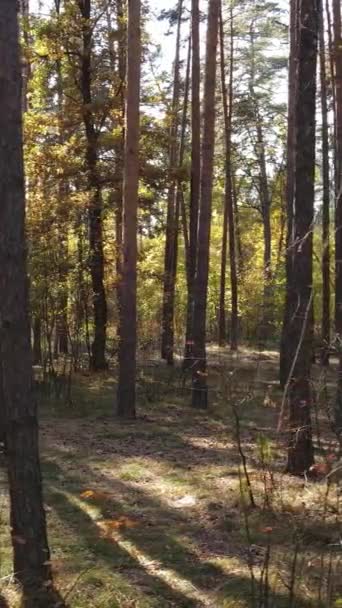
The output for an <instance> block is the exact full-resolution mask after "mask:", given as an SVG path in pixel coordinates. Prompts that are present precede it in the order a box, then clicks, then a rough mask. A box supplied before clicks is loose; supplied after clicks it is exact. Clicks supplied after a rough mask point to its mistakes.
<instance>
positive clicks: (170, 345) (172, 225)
mask: <svg viewBox="0 0 342 608" xmlns="http://www.w3.org/2000/svg"><path fill="white" fill-rule="evenodd" d="M177 11H178V22H177V36H176V54H175V61H174V84H173V96H172V106H171V126H170V143H169V191H168V197H167V219H166V242H165V260H164V292H163V312H162V336H161V356H162V359H165V360H166V361H167V363H168V364H169V365H173V356H174V352H173V351H174V297H175V278H176V277H175V272H174V268H175V261H176V257H177V256H176V248H177V244H176V240H177V218H176V207H177V200H176V198H177V188H176V186H177V180H176V176H175V172H176V171H175V170H176V168H177V160H178V131H179V117H178V112H179V94H180V60H179V53H180V36H181V24H182V13H183V0H179V2H178V7H177Z"/></svg>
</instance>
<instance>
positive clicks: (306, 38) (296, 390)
mask: <svg viewBox="0 0 342 608" xmlns="http://www.w3.org/2000/svg"><path fill="white" fill-rule="evenodd" d="M298 24H300V25H299V30H298V72H297V96H296V104H295V128H296V145H295V150H296V160H295V163H296V164H295V166H296V171H295V187H294V192H295V195H294V209H295V215H294V232H295V234H294V236H295V248H294V266H293V269H294V271H293V273H292V280H291V282H292V286H293V290H294V292H295V294H296V301H297V307H296V310H295V312H294V315H293V321H292V326H291V332H290V333H291V335H290V338H291V340H292V341H293V343H294V345H295V347H296V353H295V361H294V365H293V368H292V373H291V379H290V386H289V404H290V412H289V427H290V439H289V447H288V461H287V470H288V472H289V473H292V474H295V475H301V474H303V473H304V472H305V471H306V470H308V469H309V467H310V466H311V465H312V463H313V443H312V431H311V417H310V409H311V400H312V395H311V379H310V371H311V357H312V323H311V322H310V317H311V311H312V301H313V292H312V279H313V277H312V241H313V219H314V179H315V112H316V67H317V37H318V3H317V1H316V0H302V2H301V5H300V10H299V14H298Z"/></svg>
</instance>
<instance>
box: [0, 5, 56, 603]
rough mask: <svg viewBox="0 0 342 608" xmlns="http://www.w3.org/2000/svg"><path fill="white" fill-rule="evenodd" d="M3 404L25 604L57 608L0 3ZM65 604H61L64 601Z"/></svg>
mask: <svg viewBox="0 0 342 608" xmlns="http://www.w3.org/2000/svg"><path fill="white" fill-rule="evenodd" d="M0 61H1V66H2V71H1V95H0V133H1V139H0V166H1V180H0V289H1V299H0V316H1V334H0V361H1V365H0V370H1V383H0V385H1V388H2V395H1V396H0V397H1V399H0V407H1V409H2V412H1V416H2V419H3V418H5V426H6V445H7V463H8V482H9V492H10V519H11V535H12V545H13V566H14V572H15V576H16V578H17V580H18V582H19V584H20V585H21V587H22V590H23V595H24V605H25V606H26V607H30V608H33V606H34V607H35V608H38V607H39V606H46V607H50V606H51V607H52V606H55V605H56V602H57V600H56V595H55V593H54V591H53V589H52V574H51V565H50V553H49V547H48V542H47V534H46V521H45V511H44V506H43V497H42V482H41V472H40V462H39V448H38V425H37V412H36V403H35V399H34V394H33V377H32V354H31V340H30V323H29V317H28V306H29V295H28V279H27V271H26V258H25V250H26V246H25V226H24V223H25V191H24V171H23V151H22V118H21V110H22V97H21V91H22V89H21V65H20V57H19V35H18V23H17V4H16V2H13V1H12V0H3V1H2V2H1V3H0ZM61 605H62V604H61Z"/></svg>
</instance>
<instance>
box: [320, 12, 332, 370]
mask: <svg viewBox="0 0 342 608" xmlns="http://www.w3.org/2000/svg"><path fill="white" fill-rule="evenodd" d="M319 4H320V6H319V9H320V19H319V51H320V80H321V111H322V181H323V217H322V282H323V286H322V287H323V293H322V352H321V362H322V365H328V364H329V346H330V241H329V231H330V180H329V127H328V103H327V79H326V68H325V41H324V12H323V2H322V0H319Z"/></svg>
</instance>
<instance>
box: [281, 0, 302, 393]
mask: <svg viewBox="0 0 342 608" xmlns="http://www.w3.org/2000/svg"><path fill="white" fill-rule="evenodd" d="M297 2H298V0H290V59H289V83H288V120H287V146H286V148H287V167H286V254H285V271H286V287H285V303H284V316H283V325H282V333H281V341H280V362H279V380H280V386H281V387H282V388H284V387H285V385H286V382H287V380H288V378H289V373H290V368H291V364H292V360H293V355H294V345H293V344H292V343H291V341H290V330H289V324H290V322H291V319H292V317H293V310H294V307H295V298H294V291H293V289H292V283H291V280H292V269H293V257H294V243H293V241H294V238H293V226H294V180H295V144H296V125H295V103H296V94H297V87H296V82H297V61H298V58H297V13H298V9H297Z"/></svg>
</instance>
